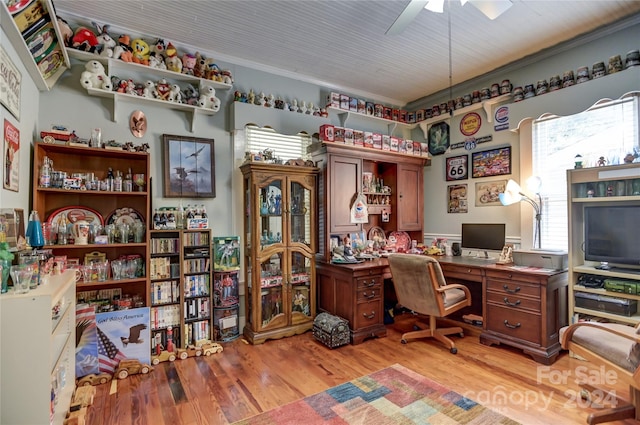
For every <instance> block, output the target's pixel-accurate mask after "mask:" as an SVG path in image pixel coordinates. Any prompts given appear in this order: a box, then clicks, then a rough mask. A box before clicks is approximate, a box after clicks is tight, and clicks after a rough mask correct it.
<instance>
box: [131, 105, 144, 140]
mask: <svg viewBox="0 0 640 425" xmlns="http://www.w3.org/2000/svg"><path fill="white" fill-rule="evenodd" d="M129 128H130V129H131V134H133V135H134V136H135V137H138V138H140V137H142V136H144V134H145V133H146V132H147V117H145V115H144V112H142V111H133V112H132V113H131V117H130V118H129Z"/></svg>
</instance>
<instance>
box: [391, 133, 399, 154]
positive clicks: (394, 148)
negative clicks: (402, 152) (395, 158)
mask: <svg viewBox="0 0 640 425" xmlns="http://www.w3.org/2000/svg"><path fill="white" fill-rule="evenodd" d="M399 145H400V139H399V138H397V137H395V136H391V146H390V149H389V150H390V151H391V152H398V149H399V147H400V146H399Z"/></svg>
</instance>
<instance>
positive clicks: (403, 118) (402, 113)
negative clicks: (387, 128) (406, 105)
mask: <svg viewBox="0 0 640 425" xmlns="http://www.w3.org/2000/svg"><path fill="white" fill-rule="evenodd" d="M398 121H400V122H404V123H406V122H407V111H406V110H404V109H400V113H399V114H398Z"/></svg>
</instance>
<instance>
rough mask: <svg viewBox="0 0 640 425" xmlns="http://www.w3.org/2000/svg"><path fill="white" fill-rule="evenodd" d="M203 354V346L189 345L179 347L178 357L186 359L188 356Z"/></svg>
mask: <svg viewBox="0 0 640 425" xmlns="http://www.w3.org/2000/svg"><path fill="white" fill-rule="evenodd" d="M201 355H202V348H200V347H196V346H195V345H187V348H180V349H178V358H179V359H180V360H185V359H186V358H188V357H200V356H201Z"/></svg>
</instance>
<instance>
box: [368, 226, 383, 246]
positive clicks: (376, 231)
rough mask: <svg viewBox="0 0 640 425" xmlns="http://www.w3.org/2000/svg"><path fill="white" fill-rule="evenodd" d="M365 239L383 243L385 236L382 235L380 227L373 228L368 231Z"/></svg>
mask: <svg viewBox="0 0 640 425" xmlns="http://www.w3.org/2000/svg"><path fill="white" fill-rule="evenodd" d="M367 239H369V240H370V241H378V242H384V240H385V239H386V235H385V234H384V230H382V229H381V228H380V227H378V226H373V227H372V228H371V229H369V234H368V235H367Z"/></svg>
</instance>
